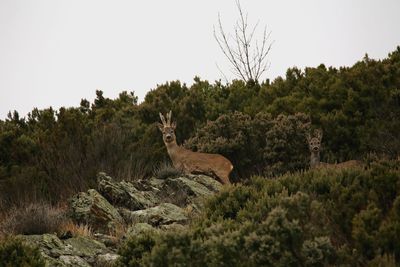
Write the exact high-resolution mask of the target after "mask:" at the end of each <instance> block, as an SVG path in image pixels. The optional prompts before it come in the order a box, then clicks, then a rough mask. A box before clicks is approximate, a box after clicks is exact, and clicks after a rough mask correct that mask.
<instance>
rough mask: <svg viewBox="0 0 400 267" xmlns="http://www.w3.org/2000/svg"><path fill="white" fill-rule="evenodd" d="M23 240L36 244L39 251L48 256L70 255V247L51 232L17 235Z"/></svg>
mask: <svg viewBox="0 0 400 267" xmlns="http://www.w3.org/2000/svg"><path fill="white" fill-rule="evenodd" d="M18 237H19V238H21V239H22V240H23V241H24V242H26V243H28V244H30V245H34V246H37V247H38V248H39V250H40V251H41V252H43V253H44V254H46V255H48V256H50V257H56V258H58V257H60V256H61V255H72V249H71V248H70V247H66V246H65V245H64V243H63V242H62V241H61V240H60V239H59V238H58V237H57V236H56V235H53V234H44V235H19V236H18Z"/></svg>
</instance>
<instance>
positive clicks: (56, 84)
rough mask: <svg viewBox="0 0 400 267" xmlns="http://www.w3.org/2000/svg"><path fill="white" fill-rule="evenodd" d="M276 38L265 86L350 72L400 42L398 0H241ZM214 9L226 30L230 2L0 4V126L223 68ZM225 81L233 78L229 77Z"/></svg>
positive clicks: (209, 75) (7, 0)
mask: <svg viewBox="0 0 400 267" xmlns="http://www.w3.org/2000/svg"><path fill="white" fill-rule="evenodd" d="M241 4H242V8H243V9H244V10H245V11H246V12H248V13H249V19H250V22H251V23H255V22H257V20H260V25H267V28H268V30H270V31H271V32H272V35H271V36H272V40H274V41H275V42H274V45H273V48H272V50H271V52H270V57H269V60H270V62H271V66H270V69H269V70H268V72H267V73H266V74H265V75H264V76H263V78H264V79H266V78H270V79H274V78H276V77H277V76H279V75H284V74H285V72H286V70H287V68H288V67H292V66H298V67H301V68H304V67H305V66H311V67H314V66H318V65H319V64H320V63H324V64H325V65H327V66H336V67H338V66H351V65H352V64H354V63H355V62H356V61H357V60H360V59H361V58H362V57H363V56H364V55H365V53H368V54H369V56H370V57H371V58H376V59H381V58H384V57H386V56H387V54H388V53H389V52H391V51H393V50H395V48H396V46H398V45H400V15H399V14H400V1H399V0H375V1H372V0H325V1H321V0H305V1H298V0H292V1H288V0H286V1H282V0H242V1H241ZM218 12H219V13H220V14H221V18H222V22H223V24H224V26H225V28H226V30H227V31H228V32H229V31H230V30H231V29H232V26H233V24H234V21H235V20H236V19H237V17H238V12H237V9H236V6H235V2H234V0H218V1H215V0H214V1H212V0H202V1H188V0H168V1H165V0H158V1H156V0H147V1H134V0H129V1H128V0H127V1H100V0H79V1H78V0H68V1H67V0H65V1H62V0H35V1H33V0H0V119H4V118H5V117H6V114H7V112H8V111H9V110H17V111H19V112H20V114H21V115H26V114H27V112H29V111H30V110H32V108H33V107H38V108H46V107H49V106H53V107H54V108H59V107H61V106H67V107H69V106H79V103H80V100H81V98H86V99H88V100H90V101H93V99H94V96H95V90H96V89H101V90H103V91H104V94H105V96H106V97H111V98H115V97H117V96H118V94H119V93H120V92H121V91H123V90H127V91H135V93H136V95H138V96H139V99H140V100H143V98H144V96H145V94H146V93H147V92H148V91H149V90H150V89H154V88H155V87H156V86H157V84H162V83H164V82H166V81H172V80H177V79H178V80H180V81H182V82H185V83H187V84H191V83H192V81H193V78H194V77H195V76H196V75H197V76H200V77H201V78H202V79H207V80H209V81H214V80H218V79H221V78H222V76H221V74H220V72H219V71H218V68H217V67H216V63H218V65H219V66H220V68H221V69H223V70H225V71H226V72H227V74H229V65H228V64H227V62H226V60H225V59H224V58H223V55H222V53H221V51H220V50H219V47H218V45H217V43H216V42H215V40H214V38H213V25H216V24H217V18H218ZM232 77H233V76H232V75H231V76H230V78H232Z"/></svg>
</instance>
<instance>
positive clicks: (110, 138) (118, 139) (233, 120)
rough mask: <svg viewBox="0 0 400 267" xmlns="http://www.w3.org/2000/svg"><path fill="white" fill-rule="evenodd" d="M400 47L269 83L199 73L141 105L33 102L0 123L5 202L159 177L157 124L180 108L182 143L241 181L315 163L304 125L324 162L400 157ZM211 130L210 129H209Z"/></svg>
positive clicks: (126, 98)
mask: <svg viewBox="0 0 400 267" xmlns="http://www.w3.org/2000/svg"><path fill="white" fill-rule="evenodd" d="M399 88H400V47H398V48H397V49H396V50H395V51H394V52H392V53H390V54H389V55H388V57H387V58H385V59H383V60H373V59H370V58H369V57H368V56H366V57H364V58H363V59H362V60H361V61H359V62H357V63H356V64H354V65H353V66H352V67H342V68H339V69H337V68H332V67H329V68H327V67H325V66H324V65H320V66H318V67H316V68H305V69H304V70H300V69H298V68H295V67H294V68H290V69H288V70H287V72H286V75H285V76H284V77H278V78H276V79H275V80H274V81H269V80H267V81H265V82H262V83H255V82H247V83H246V82H244V81H237V80H235V81H232V82H231V83H228V84H226V85H225V84H222V83H221V82H218V81H217V82H214V83H209V82H207V81H202V80H201V79H200V78H198V77H196V78H195V79H194V83H193V84H192V85H191V86H187V85H185V84H182V83H180V82H179V81H173V82H168V83H165V84H162V85H159V86H157V88H155V89H154V90H151V91H150V92H149V93H148V94H147V95H146V97H145V100H144V101H143V103H140V104H139V103H138V102H137V97H136V96H135V95H134V94H133V93H127V92H122V93H121V94H120V95H119V97H118V98H116V99H109V98H106V97H105V96H104V95H103V92H101V91H96V98H95V100H94V102H93V103H89V101H87V100H85V99H83V100H82V101H81V105H80V106H79V107H76V108H60V109H59V110H54V109H52V108H48V109H43V110H38V109H34V110H32V112H31V113H30V114H29V115H28V116H27V117H26V118H21V117H20V116H19V114H18V112H11V113H10V114H9V116H8V117H7V118H6V119H5V120H0V192H1V194H0V198H1V200H0V203H3V207H4V208H2V207H0V209H7V208H8V207H9V206H10V205H13V204H15V203H21V202H24V201H25V202H28V203H29V202H32V201H34V200H35V199H39V200H40V199H45V200H47V201H50V202H53V203H55V202H58V201H60V200H65V199H66V198H68V197H69V196H70V195H71V194H73V193H75V192H77V191H83V190H85V189H87V188H88V187H93V186H94V183H95V174H96V173H97V172H99V171H105V172H107V173H109V174H110V175H112V176H113V177H116V178H121V179H122V178H123V179H127V180H132V179H137V178H143V177H147V176H150V175H152V173H153V169H154V166H157V165H158V164H159V162H163V161H166V160H168V155H167V153H166V149H165V146H164V144H163V142H162V138H161V134H160V132H159V131H158V129H157V128H156V127H155V125H154V123H155V122H156V121H158V120H159V117H158V113H159V112H163V113H165V112H166V111H169V110H172V114H173V119H174V120H176V121H177V125H178V127H177V130H176V135H177V140H178V143H179V144H183V143H184V141H185V140H186V141H187V144H188V146H189V147H193V148H197V149H199V150H204V151H215V152H220V153H222V154H224V155H225V156H227V157H228V158H229V159H230V160H231V161H232V162H234V165H235V171H236V177H235V179H236V181H237V180H241V181H242V180H246V179H248V178H249V176H250V175H252V174H254V173H259V174H268V175H276V174H280V173H283V172H286V171H294V170H298V169H302V168H304V167H305V166H307V164H306V162H307V160H306V158H307V150H306V147H305V145H306V144H305V142H304V143H302V142H303V140H302V134H303V133H302V132H303V130H304V129H303V127H304V126H307V125H308V124H309V123H310V121H311V122H312V125H313V127H318V128H322V129H323V131H324V139H323V147H324V150H323V152H322V155H321V157H322V160H323V161H325V162H335V161H337V162H341V161H345V160H349V159H361V158H363V157H364V156H365V155H366V154H368V153H370V152H377V153H379V154H384V155H385V156H388V157H390V158H396V157H398V156H399V154H400V142H399V141H398V140H399V139H400V136H399V133H400V122H399V120H398V118H399V116H400V93H399ZM207 131H210V132H207Z"/></svg>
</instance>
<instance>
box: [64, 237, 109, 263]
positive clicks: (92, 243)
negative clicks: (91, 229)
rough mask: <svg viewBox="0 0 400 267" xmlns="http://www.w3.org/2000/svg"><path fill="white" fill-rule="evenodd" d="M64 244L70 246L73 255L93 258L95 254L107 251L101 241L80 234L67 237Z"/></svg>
mask: <svg viewBox="0 0 400 267" xmlns="http://www.w3.org/2000/svg"><path fill="white" fill-rule="evenodd" d="M64 244H65V246H67V247H71V248H72V251H73V252H72V254H73V255H75V256H80V257H83V258H89V259H94V258H95V257H96V255H98V254H102V253H104V252H107V251H108V249H107V248H106V246H105V245H104V244H103V243H101V242H99V241H96V240H93V239H90V238H87V237H82V236H79V237H73V238H70V239H67V240H65V241H64Z"/></svg>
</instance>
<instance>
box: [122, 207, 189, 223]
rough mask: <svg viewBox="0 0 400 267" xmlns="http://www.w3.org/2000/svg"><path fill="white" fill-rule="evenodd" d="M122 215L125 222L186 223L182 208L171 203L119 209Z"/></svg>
mask: <svg viewBox="0 0 400 267" xmlns="http://www.w3.org/2000/svg"><path fill="white" fill-rule="evenodd" d="M120 212H121V214H122V216H123V217H124V219H125V220H126V221H127V222H133V223H140V222H142V223H148V224H150V225H152V226H159V225H164V224H171V223H180V224H183V223H186V222H187V220H188V218H187V217H186V215H185V212H184V210H183V209H182V208H180V207H178V206H176V205H174V204H171V203H162V204H160V205H159V206H156V207H153V208H148V209H145V210H137V211H129V210H127V209H121V210H120Z"/></svg>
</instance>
